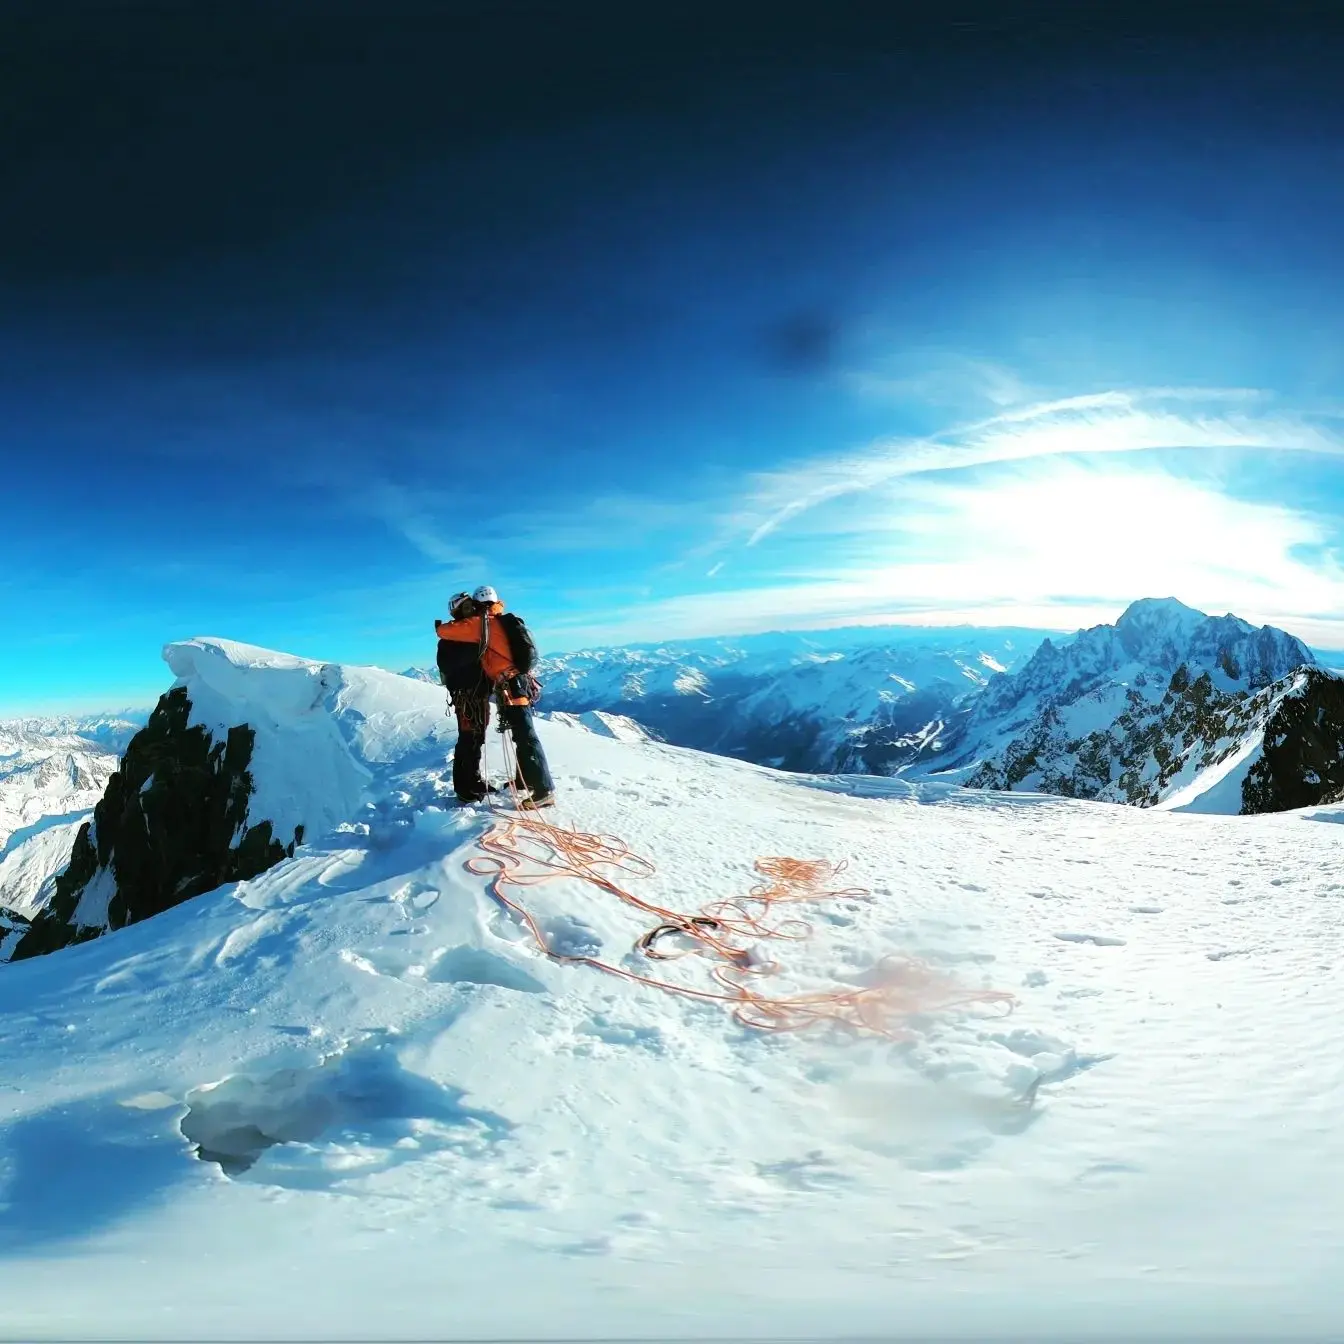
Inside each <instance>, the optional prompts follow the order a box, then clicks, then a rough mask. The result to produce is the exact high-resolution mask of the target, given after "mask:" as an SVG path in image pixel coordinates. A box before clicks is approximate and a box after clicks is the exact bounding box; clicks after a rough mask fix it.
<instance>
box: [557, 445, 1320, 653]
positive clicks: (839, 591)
mask: <svg viewBox="0 0 1344 1344" xmlns="http://www.w3.org/2000/svg"><path fill="white" fill-rule="evenodd" d="M864 502H865V503H871V504H872V505H873V509H872V511H871V513H870V515H869V518H868V526H867V528H866V530H864V529H863V528H861V527H860V526H858V524H857V521H856V519H854V518H851V519H850V520H849V521H848V523H847V526H849V527H850V528H851V529H852V530H850V531H848V532H844V533H838V534H835V535H831V536H829V537H828V536H825V535H821V536H808V537H806V538H804V539H803V541H804V545H803V546H802V547H801V548H799V547H798V546H785V545H784V543H783V542H782V541H781V542H779V543H778V544H775V545H774V546H773V549H771V548H769V547H767V548H765V549H767V550H771V555H770V557H769V560H768V561H767V563H765V564H763V565H761V566H758V567H757V569H756V571H755V573H756V575H757V577H758V579H759V582H758V583H756V584H754V585H753V584H752V583H750V581H749V580H748V581H739V583H738V584H737V585H736V586H734V587H733V588H731V589H727V590H723V589H715V590H713V591H707V592H703V593H691V594H684V595H678V596H669V597H666V598H664V599H662V600H660V601H656V602H652V603H645V604H640V605H628V606H623V607H620V608H618V609H615V610H611V611H609V612H608V613H607V614H606V619H604V620H603V621H602V622H601V623H600V624H594V623H591V622H582V621H578V620H576V621H573V622H571V623H570V625H569V626H568V627H567V628H565V629H557V630H556V631H555V634H556V635H557V636H558V637H562V638H564V639H565V640H566V641H567V642H568V643H570V644H572V643H573V642H574V640H576V639H577V640H579V641H580V642H590V643H591V642H602V641H603V640H615V641H617V642H625V641H634V640H641V639H657V638H691V637H694V636H697V635H710V634H735V633H749V632H753V631H762V630H771V629H787V628H794V629H797V628H802V627H806V626H814V627H824V626H833V625H844V624H854V623H873V624H878V623H887V622H897V623H909V624H919V625H945V624H957V623H962V622H966V623H972V624H1000V625H1030V626H1037V627H1042V628H1054V629H1065V628H1067V629H1074V628H1077V627H1078V626H1080V625H1086V624H1094V623H1097V622H1099V621H1111V620H1114V619H1115V617H1116V616H1117V615H1118V614H1119V613H1120V611H1121V610H1123V608H1124V607H1125V606H1126V605H1128V603H1129V602H1130V601H1132V600H1133V599H1135V598H1137V597H1146V596H1169V595H1170V596H1176V597H1179V598H1181V599H1182V600H1184V601H1187V602H1189V603H1191V605H1194V606H1197V607H1201V608H1202V609H1204V610H1206V611H1211V612H1215V613H1218V614H1221V613H1223V612H1226V611H1232V612H1235V613H1236V614H1237V615H1240V616H1243V617H1245V618H1246V619H1248V620H1252V621H1256V622H1263V623H1271V624H1279V625H1282V626H1284V627H1286V628H1288V629H1290V630H1292V631H1293V632H1294V633H1296V634H1298V635H1299V636H1300V637H1302V638H1304V639H1307V640H1310V641H1313V642H1316V643H1318V644H1323V645H1326V646H1330V647H1344V615H1342V614H1341V613H1344V557H1342V556H1341V555H1340V554H1339V553H1338V552H1337V551H1335V550H1334V549H1333V548H1332V538H1331V537H1330V535H1329V534H1328V533H1327V530H1326V529H1325V527H1324V525H1323V523H1322V522H1321V520H1320V519H1319V518H1316V517H1313V516H1311V515H1309V514H1307V513H1304V512H1302V511H1300V510H1298V509H1295V508H1293V507H1290V506H1289V505H1287V504H1285V503H1282V502H1277V501H1270V500H1263V499H1261V500H1255V499H1242V498H1238V497H1236V496H1234V495H1232V494H1230V493H1228V492H1227V491H1226V490H1225V489H1224V488H1223V487H1222V486H1221V485H1219V484H1217V483H1216V482H1212V481H1208V480H1196V479H1189V478H1185V477H1181V476H1178V475H1175V474H1173V473H1172V472H1170V471H1168V470H1164V469H1162V468H1159V467H1157V466H1154V465H1152V464H1151V463H1146V464H1138V463H1134V462H1131V461H1128V460H1124V461H1121V460H1117V459H1114V458H1109V459H1102V460H1095V459H1094V460H1090V461H1089V460H1086V459H1084V460H1072V459H1071V460H1068V461H1065V460H1029V461H1020V462H1017V463H1015V464H1014V465H1012V466H1011V467H1008V468H1007V469H1005V468H1003V467H999V468H998V469H997V470H996V471H995V472H993V473H991V474H989V475H988V476H986V475H985V474H983V473H969V474H963V475H957V476H953V475H946V476H930V477H927V478H920V479H917V480H916V479H911V480H907V481H905V482H903V484H902V489H901V490H900V491H899V492H898V491H887V492H884V493H881V494H880V496H878V497H875V498H873V499H872V500H869V499H867V498H865V501H864Z"/></svg>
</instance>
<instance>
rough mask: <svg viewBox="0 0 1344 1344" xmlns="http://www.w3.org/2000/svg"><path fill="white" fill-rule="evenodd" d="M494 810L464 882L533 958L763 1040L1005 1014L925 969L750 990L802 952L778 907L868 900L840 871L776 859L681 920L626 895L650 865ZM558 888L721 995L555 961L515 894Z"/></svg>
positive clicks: (508, 772) (799, 924)
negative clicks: (627, 921) (700, 964)
mask: <svg viewBox="0 0 1344 1344" xmlns="http://www.w3.org/2000/svg"><path fill="white" fill-rule="evenodd" d="M511 747H512V744H511V743H510V741H509V739H508V738H507V737H506V738H505V740H504V758H505V762H504V763H505V778H506V779H508V780H509V793H510V795H511V796H512V800H513V803H514V805H515V807H516V806H517V804H518V802H519V796H518V792H517V789H516V787H515V785H514V782H513V781H514V780H515V779H516V778H517V770H516V762H514V761H513V760H512V759H511V758H512V750H511ZM491 808H492V811H493V813H494V824H493V825H492V826H491V828H490V829H489V830H488V831H486V833H485V834H484V835H482V836H481V838H480V840H479V841H478V844H479V847H480V849H481V850H482V851H483V852H482V853H481V854H479V855H476V856H473V857H472V858H470V859H468V860H467V861H466V863H465V865H464V866H465V867H466V869H467V871H468V872H471V873H474V874H476V875H477V876H480V877H488V878H490V885H489V890H490V893H491V895H492V896H493V897H494V898H495V900H497V901H498V902H499V903H500V904H501V905H502V906H504V907H505V909H507V910H509V911H511V912H512V913H513V914H514V915H515V916H516V917H517V918H518V919H519V920H520V921H521V923H522V924H523V926H524V927H525V928H526V929H527V930H528V932H529V933H530V934H531V936H532V938H533V940H534V942H535V943H536V945H537V947H538V948H539V949H540V951H541V952H543V953H544V954H545V955H546V956H547V957H549V958H550V959H551V960H552V961H556V962H562V963H566V964H570V965H574V964H580V965H585V966H591V967H593V968H594V969H595V970H599V971H602V972H604V973H605V974H607V975H612V976H616V977H618V978H619V979H622V980H628V981H633V982H634V983H636V984H641V985H647V986H650V987H651V988H654V989H659V990H662V991H664V992H666V993H669V994H675V995H678V996H680V997H683V998H689V999H697V1000H702V1001H708V1002H713V1003H722V1004H724V1005H726V1006H728V1007H730V1008H731V1011H732V1015H733V1017H734V1019H735V1020H736V1021H737V1022H738V1023H739V1024H740V1025H742V1026H744V1027H748V1028H751V1029H753V1030H757V1031H766V1032H797V1031H804V1030H806V1029H808V1028H812V1027H819V1026H823V1025H828V1024H829V1025H831V1026H836V1027H842V1028H847V1029H849V1030H851V1031H856V1032H866V1033H871V1034H876V1035H878V1036H883V1037H885V1038H887V1039H889V1040H893V1041H901V1040H908V1039H910V1035H911V1033H910V1031H909V1028H908V1026H907V1025H906V1024H907V1023H908V1022H909V1021H910V1019H912V1018H913V1017H915V1016H916V1015H918V1014H923V1013H929V1012H936V1011H940V1010H946V1009H950V1008H962V1007H971V1006H974V1005H998V1006H1003V1007H1006V1008H1007V1009H1008V1011H1010V1012H1011V1011H1012V1006H1013V1004H1014V1003H1015V999H1014V996H1013V995H1012V994H1009V993H1006V992H1005V991H1002V990H993V989H979V990H977V989H968V988H964V987H958V986H957V985H955V984H954V983H953V982H952V981H951V980H949V979H948V978H947V977H945V976H943V975H941V974H939V973H938V972H936V971H935V970H933V969H932V968H931V967H929V966H927V965H925V964H924V963H923V962H920V961H917V960H915V959H913V958H905V957H898V956H889V957H885V958H883V959H882V960H881V961H879V962H878V963H877V965H876V966H875V967H874V968H873V969H872V970H871V971H870V972H869V973H868V974H867V975H865V976H864V977H862V979H863V983H862V984H856V985H848V986H832V987H829V988H825V989H820V990H817V991H814V992H812V993H799V994H788V995H783V996H780V997H771V996H770V995H768V994H765V993H762V992H760V991H759V990H757V989H756V988H753V985H752V982H753V981H757V982H759V981H761V980H763V979H765V978H767V977H769V976H771V975H775V974H778V973H779V972H780V971H781V969H782V967H781V966H780V964H779V963H778V962H776V961H772V960H769V959H764V958H762V957H761V956H760V955H759V954H758V952H757V951H756V944H760V943H771V942H802V941H803V940H805V939H806V938H808V937H809V936H810V934H811V933H812V926H811V925H810V924H809V923H808V922H807V920H805V919H802V918H800V917H798V916H796V915H794V916H784V917H779V916H777V915H776V913H775V908H776V907H778V906H788V905H799V904H802V903H803V902H809V901H818V902H820V901H828V900H837V899H840V898H844V897H849V898H862V897H866V896H868V895H870V894H871V893H870V892H869V891H868V890H867V888H865V887H859V886H843V885H834V884H835V883H836V882H837V879H839V878H840V876H841V874H842V873H843V872H844V871H845V870H846V868H847V867H848V862H847V861H846V860H841V861H840V862H837V863H832V862H829V861H827V860H824V859H796V858H787V857H783V856H772V857H765V858H758V859H756V861H755V864H754V868H755V871H756V874H757V877H758V881H756V882H755V883H754V884H753V885H752V887H751V888H750V890H749V891H748V892H747V894H746V895H745V896H742V897H739V898H738V899H736V900H720V901H713V902H710V903H709V904H707V905H705V906H703V907H702V908H701V910H700V911H699V912H698V913H696V914H692V915H687V914H685V913H683V912H681V911H677V910H671V909H667V908H664V907H663V906H659V905H657V904H655V903H654V902H652V901H648V900H645V899H644V898H643V897H641V896H638V895H637V894H636V893H635V892H633V891H631V890H630V888H629V886H627V885H626V883H627V882H629V881H630V880H632V879H635V878H647V877H651V876H652V875H653V874H654V873H655V872H656V871H657V870H656V868H655V866H654V864H653V863H652V862H651V861H650V860H649V859H646V858H644V857H643V856H642V855H639V854H636V853H634V852H633V851H632V850H631V849H630V847H629V846H628V845H627V844H626V843H625V842H624V841H623V840H621V839H619V838H617V837H616V836H610V835H594V834H589V833H587V832H584V831H576V830H573V829H571V828H569V827H564V826H558V825H556V824H555V823H554V822H549V821H546V820H545V819H544V818H543V817H542V816H541V815H540V814H539V813H537V812H527V811H512V812H510V811H504V810H502V809H500V808H498V807H496V806H495V805H494V804H493V803H492V804H491ZM565 878H574V879H578V880H579V881H582V882H586V883H588V884H589V885H590V886H593V887H596V888H597V889H598V890H600V891H605V892H607V893H608V894H609V895H611V896H613V897H615V898H616V899H617V900H619V901H621V902H622V903H623V904H625V905H627V906H629V907H631V908H633V909H635V910H638V911H639V912H640V913H641V914H644V915H647V916H649V917H650V918H651V919H653V920H654V921H655V923H654V926H653V927H652V928H651V929H650V930H649V931H648V932H647V933H645V934H643V935H641V936H640V937H639V938H638V939H636V941H635V944H634V947H635V950H636V951H638V952H640V953H641V954H642V955H643V956H644V957H645V958H646V959H648V960H651V961H676V960H681V959H683V958H687V957H697V956H698V957H704V958H706V959H708V960H710V961H712V962H713V963H714V964H713V966H712V969H711V971H710V978H711V980H712V981H713V983H714V985H715V986H716V988H714V989H700V988H696V987H695V986H693V985H687V984H678V983H676V982H674V981H669V980H663V979H659V978H657V977H655V976H652V975H644V974H641V973H640V972H638V971H634V970H630V969H629V968H627V967H625V966H617V965H613V964H611V963H610V962H605V961H602V960H601V959H600V958H598V957H594V956H590V955H587V954H584V953H567V952H561V951H559V950H557V949H556V948H555V947H554V946H553V945H552V943H551V941H550V939H549V938H548V937H547V935H546V933H545V931H544V930H543V929H542V927H541V925H540V924H539V923H538V921H537V919H536V917H535V916H534V915H533V914H532V912H531V911H530V910H529V909H528V908H527V907H526V905H524V904H523V902H522V900H521V899H520V898H519V897H518V896H516V895H513V894H511V889H517V888H524V889H525V888H529V887H536V886H540V885H541V884H542V883H544V882H553V881H558V880H561V879H565ZM674 938H675V939H678V940H680V943H681V946H679V947H677V948H675V949H673V950H668V949H667V948H666V947H665V946H662V945H663V944H665V943H666V942H667V940H670V939H674Z"/></svg>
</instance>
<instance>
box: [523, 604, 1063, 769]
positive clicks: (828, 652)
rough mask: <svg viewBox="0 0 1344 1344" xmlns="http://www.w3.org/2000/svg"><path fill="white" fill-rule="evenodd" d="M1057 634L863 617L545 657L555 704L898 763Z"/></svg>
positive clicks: (791, 755) (764, 750) (832, 756)
mask: <svg viewBox="0 0 1344 1344" xmlns="http://www.w3.org/2000/svg"><path fill="white" fill-rule="evenodd" d="M1044 637H1045V632H1043V631H1039V630H1022V629H932V628H926V629H921V628H909V627H882V628H857V629H844V630H832V631H812V632H807V633H798V634H770V635H754V636H747V637H743V638H740V639H721V640H696V641H690V642H687V643H680V644H667V645H653V646H648V645H642V646H631V647H628V648H614V649H595V650H588V651H585V652H580V653H572V654H565V655H561V656H557V657H550V658H545V659H543V660H542V661H541V664H540V665H539V667H538V669H537V675H538V677H539V678H540V679H541V681H542V683H543V685H544V686H545V697H544V700H543V706H542V707H543V709H544V710H547V711H550V710H560V711H563V712H568V713H584V712H587V711H591V710H601V711H607V712H613V713H618V714H622V715H626V716H628V717H630V718H633V719H635V720H637V721H638V722H639V723H640V724H642V725H643V726H644V727H645V728H647V729H649V730H650V731H651V732H652V733H653V734H655V735H656V736H658V737H660V738H662V739H664V740H665V741H668V742H673V743H676V744H677V745H679V746H685V747H694V748H696V749H698V750H702V751H713V752H716V753H720V754H723V755H728V756H735V757H738V758H739V759H742V760H748V761H751V762H753V763H755V764H760V765H770V766H775V767H778V768H782V769H788V770H803V771H820V772H831V771H837V770H838V771H846V770H857V771H864V772H873V773H885V772H888V771H889V770H891V769H893V768H894V767H895V766H897V765H900V764H903V763H905V762H907V761H909V760H911V759H913V758H914V757H915V756H916V755H917V754H918V753H919V751H920V750H921V748H922V747H923V746H924V745H925V744H926V743H927V742H928V741H929V740H931V739H932V738H933V737H935V736H936V735H937V734H938V733H939V732H941V731H942V729H943V727H944V726H945V725H946V724H947V722H948V721H949V720H951V719H952V718H953V716H954V715H955V713H956V711H957V709H958V708H959V707H960V706H961V705H962V704H963V703H964V702H965V701H966V700H967V699H968V698H969V697H970V696H972V695H974V694H975V692H977V691H979V690H981V689H982V688H983V687H984V686H986V685H987V684H988V682H989V681H990V680H991V679H992V678H993V677H995V676H997V675H999V674H1000V673H1002V672H1004V671H1005V670H1007V669H1009V668H1012V667H1015V666H1017V665H1019V664H1020V663H1021V662H1023V661H1024V660H1025V659H1026V658H1027V657H1028V656H1029V655H1030V654H1031V652H1032V651H1033V650H1034V649H1035V648H1036V647H1037V646H1038V645H1039V644H1040V642H1041V640H1042V639H1043V638H1044Z"/></svg>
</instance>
